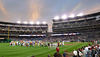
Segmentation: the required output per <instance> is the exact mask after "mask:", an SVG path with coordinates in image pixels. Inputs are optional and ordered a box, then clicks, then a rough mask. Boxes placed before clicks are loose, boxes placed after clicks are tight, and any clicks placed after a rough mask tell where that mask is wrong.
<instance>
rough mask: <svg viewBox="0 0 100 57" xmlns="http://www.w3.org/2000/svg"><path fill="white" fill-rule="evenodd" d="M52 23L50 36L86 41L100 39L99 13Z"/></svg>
mask: <svg viewBox="0 0 100 57" xmlns="http://www.w3.org/2000/svg"><path fill="white" fill-rule="evenodd" d="M52 21H53V26H52V31H53V34H52V35H51V36H54V37H55V36H56V37H60V36H61V37H63V38H64V39H66V38H67V39H71V38H72V39H74V40H75V39H81V40H83V39H84V40H88V41H91V40H93V39H99V38H100V12H97V13H93V14H88V15H83V16H76V17H73V18H72V17H69V18H66V19H62V18H60V19H53V20H52Z"/></svg>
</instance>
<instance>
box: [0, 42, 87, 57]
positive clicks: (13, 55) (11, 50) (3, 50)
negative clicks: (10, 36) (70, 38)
mask: <svg viewBox="0 0 100 57" xmlns="http://www.w3.org/2000/svg"><path fill="white" fill-rule="evenodd" d="M65 44H74V45H65V46H61V47H60V53H61V54H62V53H63V52H64V50H68V52H71V51H73V49H78V48H81V47H83V46H85V45H88V44H89V43H88V42H84V43H82V42H80V43H78V42H68V43H67V42H66V43H65ZM55 52H56V49H54V48H53V49H48V47H21V46H9V43H0V57H2V56H4V57H31V56H32V55H34V56H35V57H47V55H48V54H50V55H51V56H53V55H54V53H55Z"/></svg>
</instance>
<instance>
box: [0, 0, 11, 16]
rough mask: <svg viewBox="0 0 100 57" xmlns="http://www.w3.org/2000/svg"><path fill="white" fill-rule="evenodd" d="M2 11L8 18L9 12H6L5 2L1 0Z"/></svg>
mask: <svg viewBox="0 0 100 57" xmlns="http://www.w3.org/2000/svg"><path fill="white" fill-rule="evenodd" d="M0 11H1V12H2V13H3V14H4V15H5V17H8V16H9V15H8V12H7V11H6V9H5V7H4V5H3V2H2V0H0Z"/></svg>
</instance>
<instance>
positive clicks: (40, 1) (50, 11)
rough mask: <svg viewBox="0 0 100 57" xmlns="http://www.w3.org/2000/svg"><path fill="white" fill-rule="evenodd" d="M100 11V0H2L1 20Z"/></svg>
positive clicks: (36, 18)
mask: <svg viewBox="0 0 100 57" xmlns="http://www.w3.org/2000/svg"><path fill="white" fill-rule="evenodd" d="M81 12H82V13H84V15H85V14H91V13H95V12H100V0H0V21H8V22H16V21H22V22H23V21H27V22H30V21H33V22H36V21H40V22H42V21H46V22H47V23H48V24H49V31H52V29H51V28H52V19H53V18H54V17H55V16H62V15H63V14H66V15H67V16H69V15H70V14H79V13H81Z"/></svg>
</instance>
